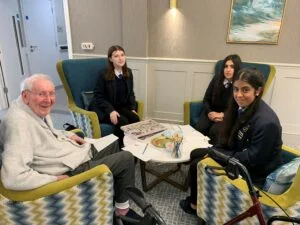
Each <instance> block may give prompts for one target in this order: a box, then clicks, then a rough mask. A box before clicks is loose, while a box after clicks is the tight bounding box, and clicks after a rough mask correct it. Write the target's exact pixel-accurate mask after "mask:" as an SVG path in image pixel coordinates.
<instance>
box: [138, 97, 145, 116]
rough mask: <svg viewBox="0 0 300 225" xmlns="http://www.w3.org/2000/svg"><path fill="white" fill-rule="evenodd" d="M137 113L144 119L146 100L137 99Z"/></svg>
mask: <svg viewBox="0 0 300 225" xmlns="http://www.w3.org/2000/svg"><path fill="white" fill-rule="evenodd" d="M137 114H138V116H139V118H140V120H142V118H143V115H144V102H142V101H137Z"/></svg>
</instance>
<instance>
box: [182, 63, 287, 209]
mask: <svg viewBox="0 0 300 225" xmlns="http://www.w3.org/2000/svg"><path fill="white" fill-rule="evenodd" d="M263 89H264V78H263V74H262V73H261V72H260V71H259V70H256V69H250V68H248V69H247V68H246V69H241V70H240V71H239V72H238V74H237V76H236V77H235V78H234V81H233V99H232V100H231V101H230V102H231V103H230V104H229V108H228V110H227V111H226V113H225V114H226V120H225V126H224V130H223V131H222V132H221V137H222V140H225V141H223V143H220V144H217V145H216V148H217V149H218V150H219V151H221V152H222V153H224V154H226V155H229V156H232V157H235V158H236V159H238V160H239V161H240V162H241V163H242V164H243V165H244V166H246V168H247V169H248V171H249V173H250V176H251V178H252V180H253V183H254V184H255V185H257V186H262V185H263V183H264V181H265V178H266V177H267V175H268V174H270V173H271V172H272V171H273V170H275V169H276V168H277V167H278V166H279V165H280V158H281V146H282V138H281V135H282V133H281V132H282V130H281V125H280V122H279V119H278V117H277V115H276V114H275V112H274V111H273V110H272V109H271V108H270V106H268V105H267V104H266V103H265V102H264V101H263V100H262V99H261V97H262V94H263ZM206 154H207V149H195V150H193V151H192V153H191V165H190V176H191V177H190V178H191V182H190V187H191V196H189V197H187V198H186V199H184V200H181V201H180V206H181V208H182V209H183V210H184V211H185V212H187V213H190V214H195V213H196V203H197V164H198V162H199V161H200V160H201V159H203V157H204V156H205V155H206Z"/></svg>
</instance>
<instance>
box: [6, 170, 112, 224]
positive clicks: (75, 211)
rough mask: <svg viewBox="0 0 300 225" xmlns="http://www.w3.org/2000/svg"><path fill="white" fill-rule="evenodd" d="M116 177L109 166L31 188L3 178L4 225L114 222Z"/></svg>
mask: <svg viewBox="0 0 300 225" xmlns="http://www.w3.org/2000/svg"><path fill="white" fill-rule="evenodd" d="M113 193H114V191H113V176H112V174H111V172H110V170H109V169H108V167H106V166H105V165H100V166H97V167H94V168H93V169H91V170H88V171H86V172H84V173H81V174H79V175H76V176H73V177H70V178H67V179H64V180H61V181H56V182H53V183H50V184H47V185H44V186H42V187H40V188H36V189H33V190H29V191H12V190H8V189H6V188H4V187H3V185H2V182H1V181H0V224H1V225H4V224H5V225H20V224H24V225H27V224H28V225H40V224H43V225H47V224H48V225H52V224H56V225H67V224H76V225H88V224H89V225H90V224H95V225H98V224H101V225H112V224H113V214H114V209H113Z"/></svg>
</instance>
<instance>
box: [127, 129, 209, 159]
mask: <svg viewBox="0 0 300 225" xmlns="http://www.w3.org/2000/svg"><path fill="white" fill-rule="evenodd" d="M164 125H165V126H167V127H168V129H172V130H179V129H181V130H182V133H183V141H182V144H181V145H182V148H181V157H180V158H175V157H174V156H172V154H171V152H170V151H168V150H166V149H162V148H157V147H155V146H153V145H152V144H151V143H150V141H151V139H152V138H153V137H155V136H158V135H159V134H156V135H153V136H151V137H149V138H147V139H145V140H139V139H135V138H132V137H130V136H128V135H125V137H124V145H125V147H124V148H123V150H125V151H129V152H131V153H132V154H133V155H134V156H136V157H137V158H139V159H141V160H143V161H145V162H147V161H150V160H151V161H154V162H163V163H181V162H187V161H189V160H190V153H191V151H192V150H194V149H195V148H205V147H209V146H211V145H210V144H209V143H208V140H209V139H208V138H207V137H206V136H204V135H203V134H201V133H200V132H198V131H197V130H195V129H194V128H192V127H191V126H190V125H176V124H164ZM147 144H148V145H147ZM146 146H147V149H146V151H145V152H144V149H145V147H146ZM143 152H144V153H143Z"/></svg>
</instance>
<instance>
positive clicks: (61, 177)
mask: <svg viewBox="0 0 300 225" xmlns="http://www.w3.org/2000/svg"><path fill="white" fill-rule="evenodd" d="M68 177H69V176H68V175H59V176H56V178H57V180H63V179H66V178H68Z"/></svg>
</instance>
